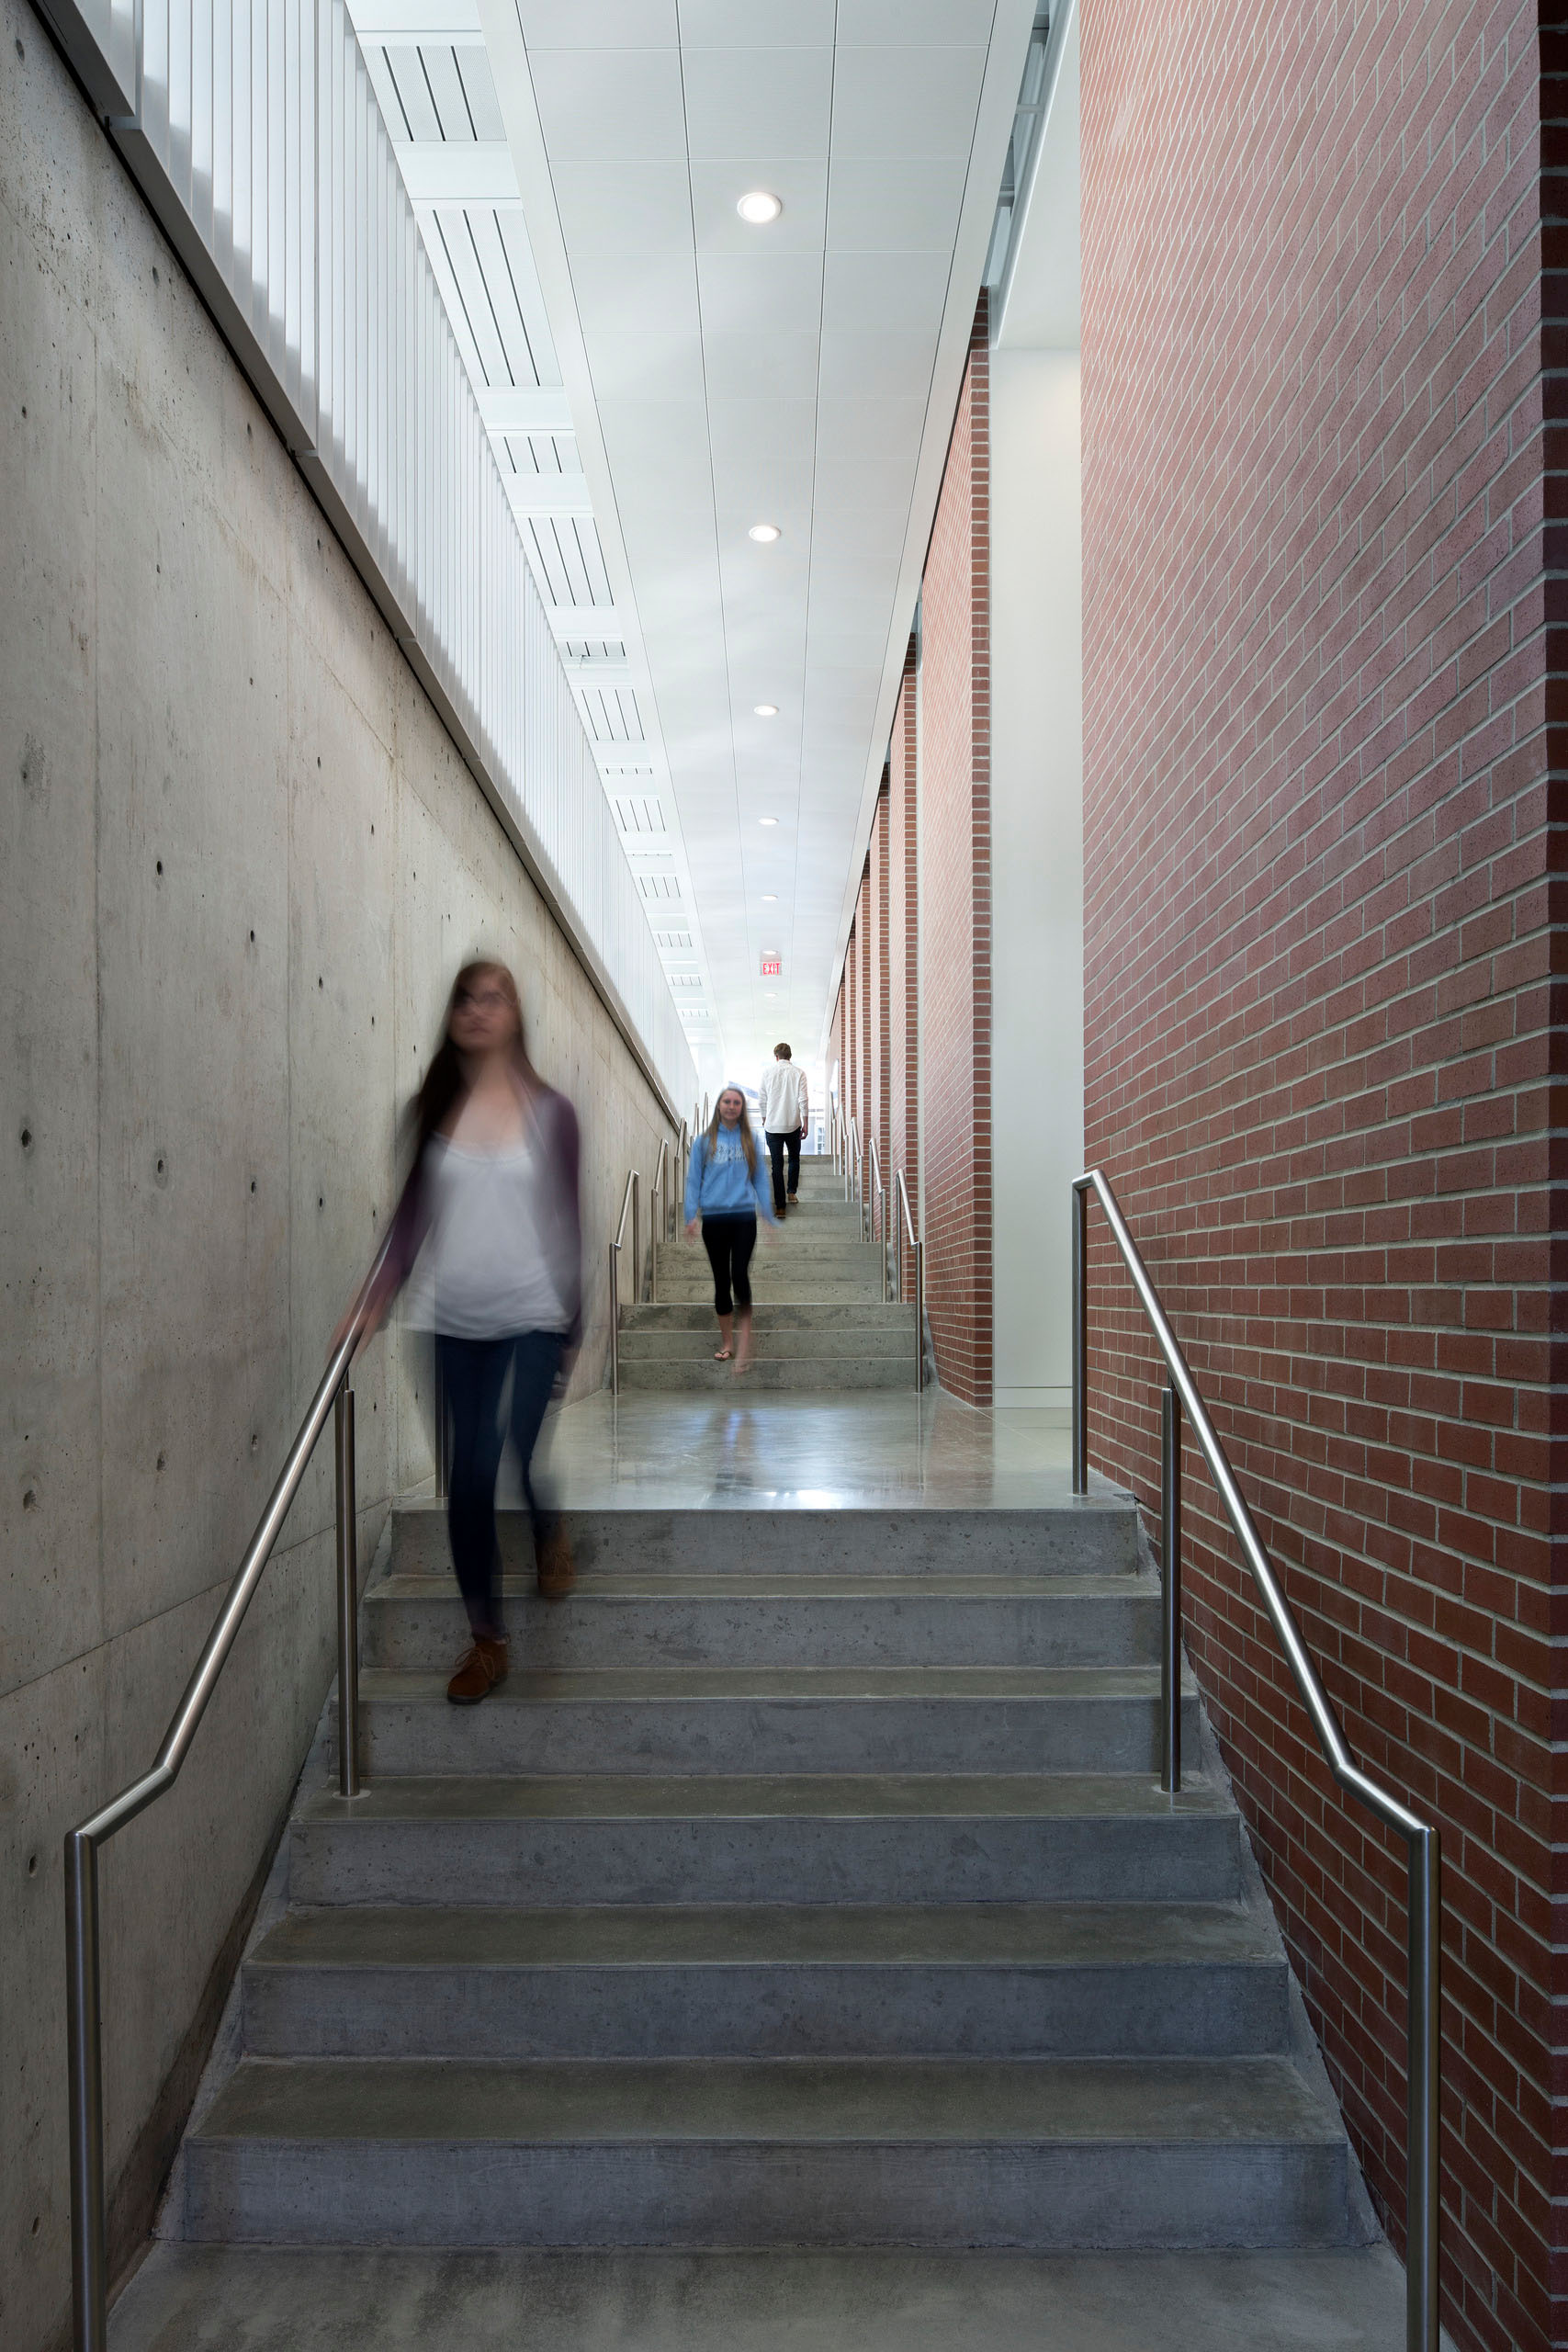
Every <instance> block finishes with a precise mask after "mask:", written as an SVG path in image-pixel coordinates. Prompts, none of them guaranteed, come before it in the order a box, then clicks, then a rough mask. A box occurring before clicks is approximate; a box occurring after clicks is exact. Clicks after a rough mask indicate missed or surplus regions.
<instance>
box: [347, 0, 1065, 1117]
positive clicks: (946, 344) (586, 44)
mask: <svg viewBox="0 0 1568 2352" xmlns="http://www.w3.org/2000/svg"><path fill="white" fill-rule="evenodd" d="M402 4H403V5H408V0H402ZM366 5H367V6H368V5H369V0H366ZM390 5H391V0H380V6H382V8H383V9H384V8H385V7H386V6H390ZM461 5H463V6H473V5H475V0H461ZM423 13H424V14H425V15H426V16H428V13H429V0H425V7H424V10H423ZM1033 13H1034V11H1033V6H1032V0H477V15H478V17H479V23H480V25H481V26H482V28H483V33H484V39H485V43H486V47H487V49H488V52H489V62H490V67H491V73H492V74H493V87H494V91H495V96H496V99H497V102H498V106H499V110H500V115H501V118H502V124H503V126H504V131H505V136H506V138H507V141H509V143H510V147H511V151H512V157H513V164H514V167H515V175H516V186H517V190H518V195H519V197H520V198H521V203H522V210H523V217H524V220H525V222H526V225H527V231H528V243H529V246H530V248H531V250H532V254H533V259H534V263H535V266H536V269H537V273H538V276H537V284H538V288H539V290H540V294H541V296H542V300H543V307H544V311H545V313H546V317H547V326H548V333H549V338H550V343H551V345H552V349H553V353H554V356H555V360H556V362H557V364H558V373H559V378H560V380H561V381H562V382H563V383H564V385H565V387H566V390H567V392H568V394H569V396H570V407H571V414H572V418H573V421H574V424H575V426H576V441H575V450H576V458H575V462H576V463H578V464H580V465H581V471H582V474H583V476H584V478H585V481H586V485H587V490H588V493H589V496H590V498H591V501H592V510H593V515H594V518H595V520H596V522H597V526H598V537H599V545H600V548H601V549H602V556H603V563H604V571H605V575H606V590H607V592H601V593H596V594H594V595H593V596H592V598H589V597H586V596H584V597H583V598H582V599H581V602H583V603H585V604H586V603H590V602H592V603H593V604H601V603H608V604H611V605H614V606H615V608H617V609H618V610H622V611H625V612H626V613H628V614H630V615H635V619H636V622H637V624H639V625H640V626H638V627H637V628H636V629H635V631H634V630H633V629H632V628H631V624H630V623H628V636H627V639H626V650H627V659H628V661H632V662H635V660H636V656H635V655H634V654H633V652H632V646H633V644H634V642H635V643H637V645H639V646H640V650H641V655H642V657H643V658H644V660H645V662H646V677H647V680H648V681H649V684H650V685H651V689H652V692H651V697H650V696H649V695H648V694H647V693H646V692H644V693H642V694H639V695H637V712H638V723H637V726H636V727H633V728H629V729H628V731H629V733H630V734H633V735H636V734H639V733H640V734H641V735H642V736H643V737H644V738H645V740H651V739H653V738H655V736H657V737H658V739H660V740H661V741H662V744H663V747H664V751H665V752H666V754H667V756H668V761H669V770H668V773H669V778H670V786H669V788H670V789H671V792H672V797H673V800H674V804H675V809H676V812H677V813H678V820H679V831H680V835H681V837H682V841H683V843H684V850H685V860H686V865H687V868H688V871H689V875H690V884H691V889H692V893H693V903H694V910H695V912H696V914H697V915H698V916H699V917H700V932H701V938H702V942H703V945H704V947H705V952H706V968H707V973H708V978H709V980H710V982H711V985H712V989H713V993H714V1001H715V1006H716V1012H717V1015H718V1025H719V1026H720V1028H721V1029H722V1035H723V1046H724V1052H725V1055H726V1057H727V1061H728V1066H729V1067H731V1068H733V1069H734V1070H735V1071H736V1072H737V1073H738V1074H740V1075H742V1076H750V1075H751V1074H752V1071H753V1069H754V1067H756V1066H759V1065H760V1064H761V1059H762V1057H763V1055H764V1053H765V1052H766V1050H767V1047H768V1046H770V1045H771V1044H772V1042H773V1039H774V1038H776V1037H778V1036H781V1035H794V1036H795V1037H797V1038H800V1039H801V1040H803V1041H806V1042H807V1043H811V1042H814V1041H815V1040H816V1038H817V1037H818V1035H819V1034H820V1030H821V1027H822V1023H823V1021H824V1018H825V1013H826V1010H827V994H828V989H829V981H830V977H831V975H832V973H833V971H834V969H835V967H836V961H837V957H838V955H839V953H840V948H841V942H842V939H843V937H844V935H845V933H846V932H847V929H848V922H849V919H850V915H851V913H852V908H853V902H854V894H855V888H856V884H857V881H858V876H859V870H860V864H861V859H862V856H863V848H864V842H865V838H866V833H867V831H868V828H869V825H870V822H871V820H872V815H873V813H874V804H875V796H876V791H877V787H878V784H879V781H880V777H881V772H882V764H883V759H884V756H885V752H886V741H887V734H888V729H889V727H890V725H891V721H892V712H893V706H894V702H895V699H896V696H897V688H898V681H899V677H900V675H901V673H902V668H903V659H904V649H905V645H906V643H907V641H908V630H909V626H910V622H911V618H912V616H913V612H914V605H915V598H916V595H917V594H918V590H919V574H920V569H921V565H922V562H923V560H924V555H925V548H926V544H927V540H928V538H929V536H930V529H931V516H932V514H933V512H934V508H935V501H936V493H937V490H938V487H939V485H940V481H941V477H942V462H943V458H944V456H945V452H946V447H947V441H948V435H949V432H950V429H951V424H952V417H953V404H954V401H955V400H956V397H957V391H958V385H959V382H960V379H961V376H962V371H963V366H964V352H965V349H966V347H967V343H968V336H969V329H970V324H971V321H972V319H973V315H974V307H975V300H976V294H977V291H978V288H979V286H980V282H981V277H982V273H983V269H984V266H985V256H986V248H987V238H988V235H989V232H990V227H991V221H992V217H993V213H994V209H995V204H996V197H997V188H998V182H999V178H1000V173H1001V164H1002V157H1003V153H1004V151H1005V149H1006V144H1007V140H1008V136H1009V132H1010V128H1011V124H1012V119H1013V108H1014V102H1015V100H1016V97H1017V93H1018V86H1019V76H1020V74H1021V70H1022V64H1023V59H1024V54H1025V51H1026V48H1027V44H1028V40H1029V32H1030V26H1031V23H1032V17H1033ZM475 135H476V137H477V138H480V139H482V140H484V141H490V140H491V139H492V138H493V136H494V133H493V130H492V129H491V128H490V127H488V126H487V127H484V128H482V129H481V127H480V126H479V123H478V122H477V121H476V125H475ZM755 188H761V189H766V190H770V191H772V192H773V193H774V194H775V195H777V196H778V197H779V198H781V199H782V202H783V208H784V209H783V211H782V213H781V215H780V216H779V218H778V219H777V220H774V221H773V222H772V223H771V224H769V225H767V226H764V227H752V226H750V225H749V224H748V223H747V222H746V221H745V220H742V219H741V218H740V217H739V214H738V212H737V210H736V205H737V202H738V199H739V198H740V196H741V195H743V194H744V193H746V192H747V191H748V190H750V189H755ZM524 494H525V493H523V492H519V493H518V495H519V496H522V495H524ZM757 523H771V524H775V525H777V526H778V527H779V529H780V531H781V533H782V537H780V538H779V539H778V540H777V541H776V542H775V543H774V544H773V545H769V546H759V545H757V544H755V543H753V542H752V541H751V540H750V538H749V537H748V532H749V529H750V526H752V525H753V524H757ZM550 601H551V602H552V603H570V602H572V601H574V600H573V599H571V598H562V597H558V596H556V595H555V594H553V593H552V594H551V599H550ZM600 650H603V649H600ZM759 704H762V705H773V706H776V708H777V715H776V716H759V715H758V713H757V709H756V706H758V705H759ZM619 806H620V804H619V802H617V808H619ZM766 818H772V819H773V820H776V821H775V822H774V823H773V824H771V825H768V824H764V823H763V821H762V820H764V819H766ZM659 935H660V937H661V938H662V937H664V936H665V935H666V934H665V933H663V932H662V931H661V932H660V934H659ZM670 935H678V934H675V933H671V934H670ZM773 952H777V953H778V954H779V955H780V956H782V959H783V966H784V969H783V973H782V976H781V977H779V978H763V977H762V976H761V968H760V966H761V959H762V957H763V956H767V955H769V954H772V953H773ZM694 1042H695V1041H694Z"/></svg>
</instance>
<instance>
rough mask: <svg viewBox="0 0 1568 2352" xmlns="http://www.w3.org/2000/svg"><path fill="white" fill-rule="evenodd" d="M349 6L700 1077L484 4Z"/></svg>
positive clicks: (615, 572) (626, 645) (570, 405)
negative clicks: (491, 56) (488, 43)
mask: <svg viewBox="0 0 1568 2352" xmlns="http://www.w3.org/2000/svg"><path fill="white" fill-rule="evenodd" d="M349 11H350V15H351V17H352V18H353V20H354V24H355V31H356V32H357V34H358V37H359V43H360V47H361V49H362V50H363V51H364V54H365V61H366V64H367V69H368V71H369V74H370V79H371V82H372V84H373V85H374V87H375V90H376V94H377V97H378V102H379V104H380V107H381V111H382V114H383V116H384V118H385V119H386V123H387V128H388V130H389V134H390V137H391V140H392V142H393V146H394V150H395V152H396V153H397V157H398V162H399V165H400V170H401V172H402V175H403V180H404V184H405V186H406V187H407V188H408V192H409V196H410V198H411V200H412V203H413V207H414V212H415V217H416V218H417V220H418V221H419V225H420V232H421V234H422V235H423V239H424V243H425V249H426V251H427V253H428V254H429V256H430V260H431V265H432V267H433V269H434V274H435V278H436V283H437V285H438V287H439V288H440V291H441V297H442V300H443V301H444V303H445V304H446V311H447V315H448V317H449V318H450V320H451V322H452V326H453V330H454V332H455V334H456V335H457V343H458V346H459V348H460V349H461V351H462V353H463V356H464V360H465V362H466V364H467V367H468V374H469V377H470V379H471V380H472V382H473V386H474V390H475V392H476V394H477V395H478V399H479V412H480V414H481V416H482V417H483V419H484V423H485V426H486V430H487V431H488V432H489V434H490V436H491V444H492V447H494V450H495V454H496V459H497V462H498V463H499V465H500V467H501V469H502V479H503V481H504V482H505V485H506V490H507V495H508V497H509V499H510V501H511V504H512V510H513V515H515V516H516V518H517V526H518V529H519V532H520V533H521V536H522V538H523V544H524V547H525V551H526V553H527V557H528V561H529V564H530V566H531V568H532V570H533V571H534V574H535V577H536V580H537V582H538V585H539V590H540V594H541V595H542V597H543V599H544V602H545V606H546V610H547V614H548V616H549V621H550V627H551V629H552V631H553V633H554V635H555V638H556V640H557V643H558V646H559V649H560V653H561V659H562V662H563V664H564V666H565V669H566V672H567V675H568V677H569V678H570V681H571V685H572V692H573V695H574V696H575V699H576V702H577V706H578V708H579V711H580V712H581V717H582V720H583V724H584V727H585V728H586V729H587V731H588V734H589V736H590V738H591V739H592V743H593V748H594V752H595V756H596V758H597V762H598V767H599V774H600V777H601V779H602V781H603V784H604V790H605V793H606V796H607V797H608V798H609V801H610V805H611V808H612V810H613V811H614V814H615V820H616V824H617V828H618V830H619V832H620V837H621V842H622V846H623V847H624V849H625V851H626V856H627V860H628V862H629V864H630V865H631V868H632V871H633V873H634V875H635V876H636V877H637V887H638V889H639V892H640V894H641V896H642V898H643V899H644V902H645V905H646V908H647V912H648V916H649V927H650V929H651V930H652V931H653V933H654V937H655V940H656V942H657V944H658V946H659V949H660V958H661V961H662V963H663V965H664V968H665V971H666V974H667V976H668V978H669V979H670V982H671V989H672V990H674V991H675V992H676V1002H677V1003H678V1004H679V1005H680V1007H681V1010H682V1020H683V1023H684V1025H685V1028H686V1033H687V1038H688V1042H689V1043H690V1044H691V1045H692V1046H693V1049H694V1052H695V1053H696V1054H697V1055H698V1057H699V1067H700V1068H701V1067H703V1061H704V1052H705V1041H709V1040H711V1039H712V1038H713V1037H714V1035H715V1033H716V1029H717V1022H716V1016H715V1010H714V1000H713V993H712V989H711V987H710V985H709V981H708V975H707V962H706V956H705V952H704V945H703V939H702V930H701V924H700V922H699V921H698V918H697V912H696V909H695V906H694V896H693V889H692V878H691V874H690V869H689V866H688V863H687V858H686V851H685V843H684V842H683V841H682V834H681V825H680V819H679V816H678V813H677V810H676V805H675V801H674V797H673V796H672V794H671V789H670V776H669V763H668V761H667V759H666V757H665V750H664V745H663V742H662V741H661V739H660V731H659V719H658V712H657V708H656V706H655V702H654V697H653V694H652V690H651V684H650V680H649V671H648V663H647V660H646V656H645V652H644V648H643V645H642V640H641V636H640V633H639V631H638V628H637V611H636V606H635V604H634V603H633V600H632V596H631V592H630V583H629V582H628V580H627V578H626V564H625V558H624V554H623V553H622V550H621V548H620V543H619V540H618V538H617V537H614V535H611V536H610V537H608V538H606V537H605V536H604V535H603V534H602V533H601V531H600V528H599V526H598V523H597V521H596V519H595V512H594V508H595V499H594V495H593V481H592V480H591V479H590V478H589V476H587V475H585V474H584V472H583V469H582V463H581V454H580V442H579V438H578V435H577V431H576V419H575V417H574V413H573V412H574V401H573V400H572V398H571V397H570V394H569V391H568V390H567V388H566V385H565V384H564V383H563V380H562V376H561V370H560V367H559V364H558V357H557V351H556V343H555V338H554V335H553V334H552V330H551V321H550V317H549V313H548V310H547V304H546V301H545V299H544V296H543V294H542V292H541V290H540V285H539V275H538V271H537V269H536V266H535V258H534V252H533V246H532V243H531V240H530V236H529V233H528V229H527V226H526V224H525V218H524V209H523V205H522V201H521V198H520V196H519V191H518V179H517V169H516V164H515V162H514V160H513V150H512V147H511V144H510V142H509V141H508V138H507V134H506V129H505V126H504V124H503V121H502V110H501V107H500V104H499V102H498V99H497V96H496V87H495V77H494V74H493V73H492V71H491V62H490V59H489V56H488V53H487V50H486V43H485V34H484V28H483V26H482V25H481V23H480V19H479V9H478V7H477V6H476V5H475V0H349ZM590 422H592V419H590ZM591 438H592V436H591ZM601 491H602V494H601V496H600V498H599V501H598V504H599V507H600V511H601V513H608V514H610V515H611V516H612V519H613V508H612V507H611V506H610V504H609V502H608V500H607V497H606V496H605V495H604V494H603V488H602V486H601ZM715 1053H716V1047H715V1046H713V1045H712V1044H711V1043H708V1044H707V1045H706V1054H707V1057H710V1058H711V1057H713V1056H714V1055H715Z"/></svg>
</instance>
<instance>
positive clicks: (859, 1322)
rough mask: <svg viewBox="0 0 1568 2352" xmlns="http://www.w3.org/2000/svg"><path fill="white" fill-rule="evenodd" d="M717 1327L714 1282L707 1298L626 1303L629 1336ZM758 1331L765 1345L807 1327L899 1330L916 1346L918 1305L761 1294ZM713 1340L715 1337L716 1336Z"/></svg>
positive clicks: (624, 1325) (624, 1323)
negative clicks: (772, 1337)
mask: <svg viewBox="0 0 1568 2352" xmlns="http://www.w3.org/2000/svg"><path fill="white" fill-rule="evenodd" d="M713 1328H714V1321H713V1296H712V1286H711V1284H710V1285H709V1290H708V1295H706V1296H705V1298H702V1299H682V1300H671V1299H662V1298H661V1299H660V1301H659V1302H658V1304H657V1305H651V1304H650V1303H649V1301H648V1300H647V1299H644V1300H643V1301H642V1303H641V1304H640V1305H639V1306H624V1307H623V1308H622V1309H621V1338H622V1340H623V1342H624V1341H625V1340H626V1338H627V1337H628V1336H629V1335H630V1334H631V1333H632V1332H634V1331H696V1332H701V1333H702V1335H703V1336H704V1337H705V1338H707V1336H708V1334H709V1333H711V1331H712V1330H713ZM751 1329H752V1335H753V1337H754V1339H755V1340H756V1341H757V1344H758V1345H759V1346H761V1342H762V1340H763V1339H764V1338H765V1337H766V1336H767V1335H768V1334H770V1333H773V1334H776V1335H782V1334H783V1333H784V1332H786V1331H788V1332H807V1331H842V1332H852V1331H898V1332H901V1333H902V1334H904V1340H903V1344H904V1345H905V1346H907V1347H908V1348H910V1349H912V1348H913V1346H914V1343H915V1340H914V1334H915V1310H914V1308H913V1306H909V1305H908V1304H906V1305H904V1306H900V1305H899V1304H898V1302H897V1300H896V1299H890V1300H889V1301H888V1302H887V1303H886V1306H885V1305H884V1304H883V1302H882V1301H881V1300H880V1299H872V1298H857V1299H840V1300H838V1301H835V1302H831V1303H828V1304H823V1303H821V1302H820V1301H817V1300H812V1299H766V1300H761V1299H760V1300H758V1301H757V1303H756V1305H755V1306H754V1308H753V1311H752V1317H751ZM710 1344H711V1342H710Z"/></svg>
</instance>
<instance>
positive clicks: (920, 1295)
mask: <svg viewBox="0 0 1568 2352" xmlns="http://www.w3.org/2000/svg"><path fill="white" fill-rule="evenodd" d="M925 1385H926V1245H925V1243H924V1242H923V1241H917V1242H916V1244H915V1394H916V1395H917V1396H922V1395H923V1394H924V1393H925Z"/></svg>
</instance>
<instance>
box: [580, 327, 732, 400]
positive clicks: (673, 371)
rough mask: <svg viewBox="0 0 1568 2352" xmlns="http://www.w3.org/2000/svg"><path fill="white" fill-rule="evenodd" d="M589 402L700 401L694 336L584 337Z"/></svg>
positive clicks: (700, 381) (700, 371)
mask: <svg viewBox="0 0 1568 2352" xmlns="http://www.w3.org/2000/svg"><path fill="white" fill-rule="evenodd" d="M586 342H587V349H588V367H589V372H590V374H591V375H592V379H593V394H594V398H595V400H600V401H614V400H642V401H682V400H693V399H700V398H701V397H702V390H703V347H702V344H701V342H700V340H699V338H698V337H697V336H696V335H695V334H598V335H591V336H588V337H587V338H586Z"/></svg>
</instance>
